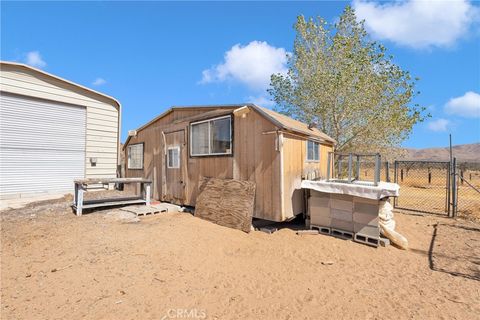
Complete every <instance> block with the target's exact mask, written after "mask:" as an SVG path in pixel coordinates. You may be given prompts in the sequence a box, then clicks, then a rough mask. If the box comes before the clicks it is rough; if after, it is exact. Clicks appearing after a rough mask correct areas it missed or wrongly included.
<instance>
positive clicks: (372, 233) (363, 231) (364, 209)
mask: <svg viewBox="0 0 480 320" xmlns="http://www.w3.org/2000/svg"><path fill="white" fill-rule="evenodd" d="M379 209H380V204H379V201H378V200H372V199H367V198H359V197H354V198H353V231H354V232H355V241H358V242H362V243H365V244H369V245H374V246H378V244H379V239H380V229H379V227H378V211H379Z"/></svg>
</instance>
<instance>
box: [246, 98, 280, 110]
mask: <svg viewBox="0 0 480 320" xmlns="http://www.w3.org/2000/svg"><path fill="white" fill-rule="evenodd" d="M247 101H248V102H251V103H254V104H256V105H257V106H261V107H273V106H274V105H275V102H273V101H272V100H270V99H268V98H267V97H265V96H264V95H260V96H249V97H248V98H247Z"/></svg>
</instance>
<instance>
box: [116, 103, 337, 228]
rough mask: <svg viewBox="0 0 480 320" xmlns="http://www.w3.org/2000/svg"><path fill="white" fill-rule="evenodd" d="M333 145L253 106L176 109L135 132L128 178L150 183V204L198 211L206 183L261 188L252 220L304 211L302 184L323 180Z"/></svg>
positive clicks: (128, 144) (283, 217)
mask: <svg viewBox="0 0 480 320" xmlns="http://www.w3.org/2000/svg"><path fill="white" fill-rule="evenodd" d="M334 142H335V141H334V140H333V139H332V138H330V137H328V136H327V135H326V134H324V133H322V132H321V131H319V130H318V129H316V128H309V126H308V125H306V124H304V123H301V122H299V121H296V120H294V119H292V118H289V117H287V116H284V115H282V114H279V113H277V112H274V111H272V110H269V109H266V108H262V107H259V106H257V105H254V104H240V105H218V106H215V105H214V106H211V105H210V106H182V107H172V108H170V109H169V110H168V111H166V112H164V113H163V114H161V115H159V116H158V117H156V118H155V119H153V120H152V121H150V122H148V123H147V124H145V125H143V126H142V127H140V128H138V129H137V130H131V131H130V132H129V137H128V139H127V141H126V142H125V145H124V147H123V148H124V152H125V159H126V164H125V167H126V168H125V175H126V177H144V178H149V179H152V180H153V198H155V199H157V200H161V201H168V202H172V203H175V204H180V205H188V206H195V200H196V197H197V193H198V187H199V185H198V184H199V180H200V178H201V177H216V178H230V179H232V178H233V179H239V180H250V181H254V182H255V183H256V186H257V187H256V197H255V210H254V217H256V218H262V219H266V220H271V221H284V220H288V219H290V218H293V217H294V216H295V215H297V214H299V213H302V212H304V199H303V192H302V189H301V188H300V183H301V180H302V178H305V177H307V176H310V177H322V176H326V170H327V155H328V152H329V151H332V150H333V145H334Z"/></svg>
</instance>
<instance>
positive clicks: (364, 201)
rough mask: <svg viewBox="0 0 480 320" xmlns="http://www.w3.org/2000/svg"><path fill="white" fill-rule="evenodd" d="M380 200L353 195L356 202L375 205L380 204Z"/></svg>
mask: <svg viewBox="0 0 480 320" xmlns="http://www.w3.org/2000/svg"><path fill="white" fill-rule="evenodd" d="M379 201H380V200H375V199H368V198H362V197H353V202H355V203H368V204H373V205H379Z"/></svg>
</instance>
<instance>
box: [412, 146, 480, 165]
mask: <svg viewBox="0 0 480 320" xmlns="http://www.w3.org/2000/svg"><path fill="white" fill-rule="evenodd" d="M452 149H453V156H454V157H456V158H457V161H459V162H480V143H472V144H461V145H456V146H453V148H452ZM403 151H404V156H403V159H405V160H434V161H448V160H449V159H450V151H449V148H448V147H445V148H426V149H408V148H405V149H403Z"/></svg>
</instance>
